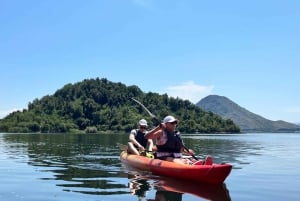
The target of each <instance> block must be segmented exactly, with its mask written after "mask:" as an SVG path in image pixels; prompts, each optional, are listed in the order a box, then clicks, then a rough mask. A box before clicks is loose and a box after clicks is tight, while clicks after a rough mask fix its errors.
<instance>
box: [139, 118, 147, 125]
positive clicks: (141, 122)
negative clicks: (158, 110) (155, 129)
mask: <svg viewBox="0 0 300 201" xmlns="http://www.w3.org/2000/svg"><path fill="white" fill-rule="evenodd" d="M139 125H140V126H148V124H147V121H146V120H145V119H141V120H140V121H139Z"/></svg>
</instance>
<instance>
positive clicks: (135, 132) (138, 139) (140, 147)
mask: <svg viewBox="0 0 300 201" xmlns="http://www.w3.org/2000/svg"><path fill="white" fill-rule="evenodd" d="M147 126H148V124H147V121H146V120H145V119H141V120H140V121H139V122H138V128H137V129H132V130H131V132H130V134H129V142H128V150H127V152H128V153H130V154H136V155H140V153H141V152H143V151H144V150H145V149H146V147H147V146H148V150H147V151H152V148H153V141H152V139H146V138H145V134H146V133H147V130H146V129H147Z"/></svg>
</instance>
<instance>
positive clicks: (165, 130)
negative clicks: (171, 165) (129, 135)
mask: <svg viewBox="0 0 300 201" xmlns="http://www.w3.org/2000/svg"><path fill="white" fill-rule="evenodd" d="M178 123H179V120H177V119H176V118H175V117H173V116H171V115H169V116H166V117H165V118H164V119H163V123H161V124H160V125H158V126H157V127H155V128H154V129H152V130H151V131H149V132H148V133H146V134H145V138H146V139H156V147H157V152H156V157H157V158H158V159H161V160H167V161H173V162H176V163H187V162H186V160H184V159H182V154H181V153H182V152H184V151H185V152H187V150H185V149H184V146H183V141H182V139H181V137H180V133H179V131H177V130H176V126H177V124H178ZM188 153H189V154H194V152H193V150H191V149H189V150H188Z"/></svg>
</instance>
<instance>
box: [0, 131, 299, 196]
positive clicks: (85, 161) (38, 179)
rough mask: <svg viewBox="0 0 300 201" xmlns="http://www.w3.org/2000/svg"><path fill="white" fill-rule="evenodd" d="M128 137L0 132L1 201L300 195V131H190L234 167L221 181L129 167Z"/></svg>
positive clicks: (196, 144) (206, 150)
mask: <svg viewBox="0 0 300 201" xmlns="http://www.w3.org/2000/svg"><path fill="white" fill-rule="evenodd" d="M127 137H128V136H127V135H126V134H124V135H71V134H65V135H61V134H0V177H1V183H0V200H6V201H19V200H22V201H35V200H36V201H41V200H43V201H50V200H51V201H52V200H60V201H67V200H68V201H69V200H72V201H77V200H80V201H104V200H122V201H124V200H126V201H132V200H144V201H151V200H164V199H163V198H165V200H172V201H177V200H182V201H192V200H207V199H208V200H225V201H226V200H235V201H236V200H238V201H239V200H242V201H250V200H251V201H252V200H260V201H267V200H270V201H271V200H272V201H274V200H282V201H286V200H299V199H300V193H299V189H300V134H242V135H196V136H195V135H185V136H184V140H185V143H186V145H187V146H188V147H190V148H193V149H194V151H195V152H196V153H197V156H198V157H199V158H202V157H204V156H205V155H206V154H210V155H212V156H213V157H214V160H215V162H217V163H219V162H228V163H231V164H233V165H234V168H233V170H232V172H231V174H230V175H229V177H228V178H227V179H226V181H225V184H224V185H220V186H209V185H199V184H195V183H191V182H183V181H178V180H172V179H168V178H161V177H157V176H153V175H151V174H149V173H145V172H138V171H135V170H128V169H127V168H126V167H123V166H122V164H121V162H120V159H119V154H120V148H119V147H118V146H116V143H117V142H119V143H123V144H125V143H126V141H127ZM179 192H180V193H179Z"/></svg>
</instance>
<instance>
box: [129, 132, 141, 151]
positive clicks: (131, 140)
mask: <svg viewBox="0 0 300 201" xmlns="http://www.w3.org/2000/svg"><path fill="white" fill-rule="evenodd" d="M129 141H130V142H132V144H134V145H136V146H137V147H138V148H144V147H143V146H142V145H141V144H140V143H139V142H138V141H137V140H136V139H135V135H134V133H133V132H131V133H130V134H129Z"/></svg>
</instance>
